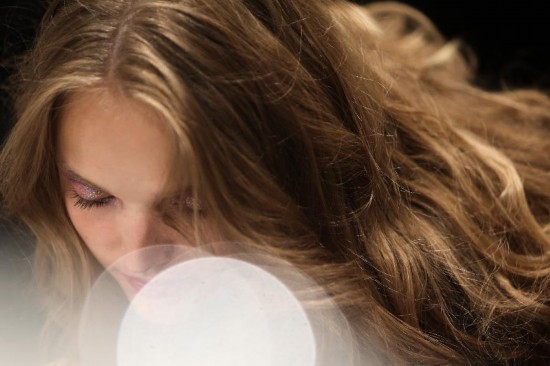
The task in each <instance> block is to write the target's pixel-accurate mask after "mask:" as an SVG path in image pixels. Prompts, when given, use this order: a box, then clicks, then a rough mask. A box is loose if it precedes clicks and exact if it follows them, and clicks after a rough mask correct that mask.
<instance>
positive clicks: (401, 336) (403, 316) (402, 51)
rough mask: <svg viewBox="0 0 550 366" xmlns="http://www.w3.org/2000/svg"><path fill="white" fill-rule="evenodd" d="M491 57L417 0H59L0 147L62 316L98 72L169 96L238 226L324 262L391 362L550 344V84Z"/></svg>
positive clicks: (200, 179) (516, 360)
mask: <svg viewBox="0 0 550 366" xmlns="http://www.w3.org/2000/svg"><path fill="white" fill-rule="evenodd" d="M473 65H474V62H473V58H472V57H471V56H469V54H468V52H467V50H465V48H464V47H463V46H462V45H461V44H460V43H459V42H454V41H451V42H447V41H446V40H445V39H443V37H442V36H441V35H440V34H439V33H438V32H437V30H436V29H435V27H434V26H433V25H432V23H431V22H430V21H429V20H428V19H426V18H425V17H424V16H423V15H422V14H421V13H419V12H417V11H416V10H414V9H411V8H409V7H406V6H404V5H399V4H397V3H373V4H370V5H368V6H358V5H353V4H350V3H346V2H343V1H328V0H323V1H310V0H254V1H250V0H224V1H211V0H150V1H141V0H78V1H67V0H63V1H62V0H54V1H53V2H52V4H51V6H50V8H49V11H48V13H47V15H46V16H45V18H44V21H43V24H42V28H41V31H40V34H39V37H38V40H37V41H36V44H35V46H34V48H33V50H32V52H30V53H29V54H28V56H27V58H26V59H25V61H24V62H23V63H22V65H21V68H20V73H19V74H18V79H17V80H18V81H17V85H18V89H17V91H16V111H17V122H16V125H15V127H14V128H13V130H12V132H11V135H10V136H9V139H8V140H7V143H6V144H5V146H4V148H3V151H2V155H1V161H0V164H1V193H2V198H3V201H4V205H5V207H6V209H7V210H8V211H9V212H11V213H12V214H14V215H17V216H19V217H21V218H22V219H23V220H24V221H25V222H26V223H27V224H28V226H29V227H30V228H31V229H32V231H33V233H34V234H35V236H36V239H37V247H36V273H37V274H38V275H39V276H38V277H39V279H40V280H41V284H42V288H43V289H44V293H45V294H46V295H47V296H48V297H49V299H50V301H49V304H50V307H49V309H50V314H51V318H52V319H53V321H56V322H63V321H64V319H66V318H67V317H69V316H71V314H74V313H75V312H76V311H77V310H78V302H79V299H80V298H81V296H82V294H84V293H85V291H86V289H87V288H88V286H89V284H90V281H91V279H92V277H93V271H92V267H93V266H94V265H95V264H94V259H93V258H92V256H91V254H90V253H89V252H88V251H87V249H86V246H85V244H84V243H83V242H82V240H81V239H80V238H79V236H78V234H77V233H76V231H75V229H74V228H73V226H72V224H71V222H70V220H69V218H68V216H67V214H66V211H65V209H64V205H63V201H62V199H61V193H60V187H59V179H58V173H57V170H56V162H55V125H56V118H57V116H58V114H59V111H60V110H61V109H62V108H63V101H64V99H65V98H66V97H67V96H69V95H70V94H71V93H73V92H75V91H78V90H82V89H84V88H91V87H96V88H104V89H110V90H116V91H117V92H120V93H123V94H124V95H125V96H127V97H128V98H131V99H134V100H137V101H139V102H141V103H144V104H146V105H148V106H149V107H151V108H152V109H153V110H155V111H157V112H158V113H159V115H160V116H162V118H163V119H164V120H165V121H166V123H168V124H169V125H170V126H171V128H172V130H173V132H174V137H175V141H176V147H177V148H176V150H177V151H176V153H177V154H178V156H180V158H179V159H176V160H175V162H176V163H175V167H176V169H175V170H174V172H175V175H177V173H178V166H179V167H181V170H182V169H183V167H182V166H183V165H182V164H181V161H183V159H185V160H186V161H190V162H192V163H191V164H186V165H185V169H186V170H185V172H186V174H187V173H189V174H191V176H192V177H193V180H194V182H195V183H194V184H193V187H195V191H198V190H200V192H195V194H197V195H200V198H201V200H203V201H204V202H206V205H207V207H208V215H209V220H213V221H215V222H216V226H217V228H219V231H220V233H221V235H222V237H223V238H224V239H227V240H236V241H239V242H242V243H249V245H251V246H254V247H255V248H256V249H257V250H260V251H263V252H267V253H270V254H273V255H276V256H277V257H280V258H283V259H285V260H288V261H290V262H291V263H293V264H294V265H296V266H297V267H298V268H300V269H301V270H303V271H304V272H305V273H307V274H308V275H309V276H311V277H312V278H313V279H315V280H316V281H317V283H319V284H320V285H321V286H323V287H324V289H325V290H326V291H327V292H328V293H329V294H330V295H331V297H332V299H333V300H334V301H336V302H337V303H338V304H339V306H340V307H341V309H342V310H343V311H344V313H345V314H346V316H347V317H348V319H349V321H350V323H351V324H353V326H354V329H355V332H356V333H357V336H358V338H359V339H360V341H361V342H365V344H366V343H369V344H370V343H371V342H375V343H376V344H377V346H378V347H380V348H381V351H382V353H383V354H384V355H385V356H384V358H385V359H386V361H388V362H392V363H393V364H400V363H412V364H430V365H448V364H473V365H475V364H480V365H487V364H491V363H493V362H494V363H499V364H509V365H516V364H523V363H522V362H524V363H525V364H547V363H548V362H550V332H549V324H550V159H549V154H550V98H549V97H548V96H547V95H545V94H544V93H542V92H539V91H535V90H508V91H501V92H487V91H484V90H481V89H480V88H478V87H476V86H475V85H474V81H475V79H474V72H473V69H474V67H473ZM178 162H180V163H178ZM178 164H179V165H178ZM196 187H200V189H198V188H196ZM198 240H199V239H198Z"/></svg>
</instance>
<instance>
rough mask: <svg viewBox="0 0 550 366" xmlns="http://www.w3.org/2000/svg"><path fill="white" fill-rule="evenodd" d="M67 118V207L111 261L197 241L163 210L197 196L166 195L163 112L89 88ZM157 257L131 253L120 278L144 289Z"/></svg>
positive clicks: (74, 100) (63, 144)
mask: <svg viewBox="0 0 550 366" xmlns="http://www.w3.org/2000/svg"><path fill="white" fill-rule="evenodd" d="M60 117H61V118H60V120H59V126H58V130H57V136H56V137H57V146H56V148H57V163H58V167H59V172H60V178H61V182H62V189H63V197H64V202H65V207H66V209H67V212H68V215H69V218H70V220H71V221H72V223H73V225H74V227H75V229H76V230H77V232H78V234H79V235H80V237H81V238H82V240H83V241H84V243H85V244H86V245H87V246H88V248H89V249H90V251H91V252H92V253H93V254H94V256H95V257H96V258H97V260H98V261H99V262H100V263H101V264H102V265H103V266H104V267H109V266H110V265H111V264H113V262H115V261H116V260H117V259H119V258H120V257H122V256H123V255H125V254H127V253H130V252H133V251H135V250H137V249H141V248H146V247H150V246H154V245H158V244H189V243H187V242H186V241H185V238H184V237H183V236H182V235H181V234H180V233H179V232H178V231H176V230H175V229H173V228H172V227H170V226H168V225H167V224H166V223H164V222H163V220H162V219H161V216H160V215H159V213H158V207H159V205H160V204H161V203H162V202H167V201H168V202H171V200H173V199H174V197H178V198H179V199H183V201H184V205H185V204H186V203H187V204H189V202H192V201H191V200H189V199H187V198H186V197H183V198H182V196H181V194H176V193H174V196H173V197H164V196H163V192H164V191H165V190H164V187H165V183H166V180H167V178H168V171H169V165H170V159H171V155H170V146H171V145H170V143H171V140H170V136H171V135H170V130H169V129H168V126H167V125H166V124H165V123H163V121H161V120H160V119H159V118H158V116H156V115H155V114H154V113H153V112H152V111H151V110H150V109H148V108H147V107H146V106H144V105H142V104H140V103H138V102H135V101H132V100H129V99H127V98H124V97H122V96H118V95H115V94H112V93H110V92H108V91H81V92H78V93H75V94H74V95H72V96H71V97H70V98H68V100H67V102H66V104H65V106H64V108H63V111H62V114H61V116H60ZM187 208H188V209H190V210H192V209H193V207H187ZM154 260H157V261H158V260H160V259H158V258H157V259H154ZM154 260H153V261H154ZM151 261H152V259H151V256H148V255H146V256H139V255H138V256H131V260H128V261H125V262H124V263H123V264H122V265H121V266H117V268H118V270H117V273H116V275H115V278H117V280H119V282H122V285H123V287H124V286H126V287H128V286H130V287H133V288H134V289H135V290H137V289H139V288H140V287H141V286H142V285H143V284H144V283H145V282H146V280H147V279H148V278H150V277H151V276H153V275H154V274H155V273H153V272H154V270H153V269H152V268H154V267H155V265H157V264H158V263H151Z"/></svg>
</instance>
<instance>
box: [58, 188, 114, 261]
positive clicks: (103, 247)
mask: <svg viewBox="0 0 550 366" xmlns="http://www.w3.org/2000/svg"><path fill="white" fill-rule="evenodd" d="M65 206H66V208H67V213H68V214H69V219H70V220H71V222H72V224H73V226H74V228H75V230H76V231H77V233H78V235H79V236H80V238H81V239H82V240H83V241H84V244H86V246H87V247H88V249H89V250H90V252H92V254H93V255H94V256H95V257H96V259H97V260H98V261H99V263H101V264H102V265H103V266H104V267H108V266H109V265H110V264H111V263H113V262H114V261H115V260H116V259H117V258H118V248H117V243H119V240H118V238H117V233H116V230H115V226H114V225H113V224H112V222H113V221H114V220H109V218H108V215H106V214H105V213H104V212H101V211H103V210H101V209H95V208H91V209H89V210H83V209H80V208H78V207H75V206H74V205H73V203H72V198H67V199H66V200H65Z"/></svg>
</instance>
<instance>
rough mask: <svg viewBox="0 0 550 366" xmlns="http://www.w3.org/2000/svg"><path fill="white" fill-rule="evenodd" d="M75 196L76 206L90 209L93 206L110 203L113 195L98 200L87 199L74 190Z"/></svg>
mask: <svg viewBox="0 0 550 366" xmlns="http://www.w3.org/2000/svg"><path fill="white" fill-rule="evenodd" d="M73 198H74V200H75V202H74V206H75V207H78V208H80V209H83V210H89V209H91V208H93V207H103V206H106V205H108V204H109V203H110V202H111V201H112V199H113V197H105V198H101V199H98V200H87V199H85V198H82V197H81V196H80V195H79V194H78V193H76V192H74V191H73Z"/></svg>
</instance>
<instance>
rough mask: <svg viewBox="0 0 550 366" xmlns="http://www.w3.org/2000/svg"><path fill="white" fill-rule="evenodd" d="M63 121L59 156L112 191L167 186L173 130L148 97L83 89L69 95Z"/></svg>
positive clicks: (134, 192) (155, 189)
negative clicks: (142, 99) (140, 99)
mask: <svg viewBox="0 0 550 366" xmlns="http://www.w3.org/2000/svg"><path fill="white" fill-rule="evenodd" d="M57 123H58V125H57V130H56V153H57V158H58V160H60V161H61V162H63V163H64V164H66V165H67V166H68V167H70V168H71V169H73V170H75V171H76V172H78V174H79V175H81V176H82V177H84V178H86V179H88V180H90V181H91V182H93V183H94V184H97V185H98V186H100V187H104V188H106V189H108V190H109V193H111V194H113V195H115V194H121V195H122V194H125V195H126V194H128V195H130V196H133V195H141V196H143V195H146V196H154V195H156V194H158V193H160V191H161V190H162V189H163V187H164V186H165V183H166V179H167V176H168V171H169V167H170V163H171V151H172V150H171V147H172V141H173V139H172V133H171V130H170V128H169V126H168V124H167V123H165V122H164V121H163V120H162V119H161V118H160V117H159V116H158V114H156V113H155V112H154V111H153V110H152V109H151V108H149V107H147V106H146V105H144V104H143V103H140V102H138V101H135V100H132V99H129V98H127V97H125V96H122V95H119V94H115V93H112V92H110V91H108V90H101V89H92V90H82V91H78V92H76V93H74V94H72V95H70V96H69V97H68V98H66V100H65V103H64V104H63V106H62V110H61V113H60V118H59V120H58V121H57Z"/></svg>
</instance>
